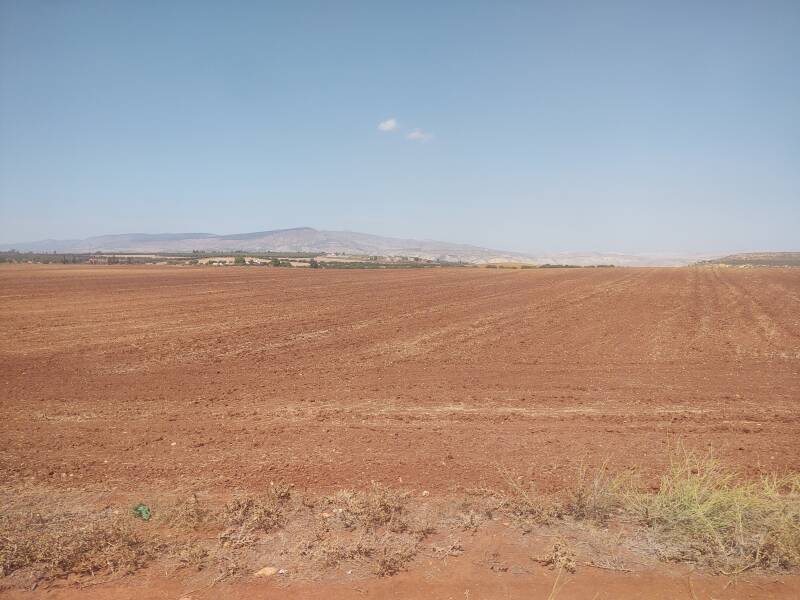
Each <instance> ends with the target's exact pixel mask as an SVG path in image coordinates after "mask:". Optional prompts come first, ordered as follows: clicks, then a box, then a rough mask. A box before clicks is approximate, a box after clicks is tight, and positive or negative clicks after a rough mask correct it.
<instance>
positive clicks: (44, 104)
mask: <svg viewBox="0 0 800 600" xmlns="http://www.w3.org/2000/svg"><path fill="white" fill-rule="evenodd" d="M798 31H800V3H799V2H797V1H787V2H771V1H768V0H767V1H763V2H755V1H752V2H736V1H720V2H715V1H705V2H661V3H655V2H641V1H636V2H596V1H591V2H568V1H562V2H475V3H473V2H463V1H462V2H437V3H433V2H402V3H400V2H398V3H386V2H374V1H372V2H358V3H349V2H316V3H315V2H300V1H298V2H281V3H277V2H274V3H273V2H266V1H264V2H199V1H192V2H177V1H171V2H155V1H147V0H145V1H139V2H110V1H103V2H87V1H71V0H50V1H44V0H29V1H26V2H21V1H16V0H0V241H6V242H14V241H26V240H33V239H42V238H48V237H55V238H74V237H85V236H89V235H98V234H105V233H122V232H167V231H170V232H176V231H208V232H214V233H236V232H244V231H253V230H265V229H277V228H284V227H294V226H305V225H307V226H312V227H317V228H324V229H350V230H354V231H364V232H369V233H376V234H383V235H396V236H403V237H419V238H430V239H441V240H446V241H454V242H467V243H475V244H479V245H484V246H490V247H495V248H503V249H510V250H519V251H530V252H535V251H545V250H546V251H569V250H573V251H578V250H606V251H622V252H717V251H729V250H758V249H772V250H800V234H798V231H800V67H799V66H798V65H800V35H798ZM389 119H394V120H395V121H396V127H394V128H392V127H389V126H385V127H384V129H386V130H381V129H380V128H379V124H380V123H382V122H386V121H388V120H389ZM414 132H416V133H414ZM409 138H412V139H409ZM413 138H416V139H413Z"/></svg>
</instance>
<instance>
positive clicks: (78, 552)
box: [0, 515, 156, 578]
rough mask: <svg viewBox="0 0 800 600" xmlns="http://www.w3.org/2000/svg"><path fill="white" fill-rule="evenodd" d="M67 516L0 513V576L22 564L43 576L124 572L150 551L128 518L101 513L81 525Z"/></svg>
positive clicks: (152, 550)
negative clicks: (2, 514)
mask: <svg viewBox="0 0 800 600" xmlns="http://www.w3.org/2000/svg"><path fill="white" fill-rule="evenodd" d="M72 517H73V515H63V516H61V517H43V516H42V515H29V517H28V518H27V519H24V520H19V519H18V518H14V519H13V521H12V517H10V516H7V517H5V518H4V519H3V521H2V523H0V569H2V575H8V574H10V573H12V572H14V571H16V570H18V569H22V568H26V567H34V568H37V569H40V570H41V576H42V577H45V578H56V577H63V576H66V575H69V574H78V575H99V574H108V573H124V574H127V573H132V572H134V571H136V570H137V569H139V568H140V567H142V566H144V565H145V564H146V563H147V561H148V560H149V559H150V558H152V556H153V555H154V553H155V551H156V548H155V547H154V546H153V545H152V544H149V543H147V542H146V541H145V540H144V539H143V538H142V537H141V536H140V535H139V533H137V531H136V530H135V529H134V527H133V524H132V523H131V522H130V519H125V518H124V517H119V516H115V515H112V516H109V515H101V516H99V517H95V518H94V520H91V521H89V522H88V523H86V522H83V521H81V520H76V519H73V518H72Z"/></svg>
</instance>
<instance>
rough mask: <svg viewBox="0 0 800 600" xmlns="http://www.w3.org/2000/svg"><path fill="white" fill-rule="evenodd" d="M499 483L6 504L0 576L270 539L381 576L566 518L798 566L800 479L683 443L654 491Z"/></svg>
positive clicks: (314, 563) (73, 570) (223, 550)
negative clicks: (141, 505)
mask: <svg viewBox="0 0 800 600" xmlns="http://www.w3.org/2000/svg"><path fill="white" fill-rule="evenodd" d="M504 483H505V484H504V485H503V486H502V487H501V488H500V489H499V490H494V489H492V490H487V489H482V490H479V491H477V492H475V493H473V494H471V495H470V496H468V497H466V498H462V500H461V501H460V502H455V503H453V502H452V501H445V499H441V500H440V501H436V500H432V499H426V500H422V499H420V498H417V497H414V496H412V495H411V494H409V493H407V492H404V491H400V490H396V489H391V488H388V487H385V486H382V485H380V484H373V485H372V486H370V487H369V488H367V489H366V490H340V491H338V492H335V493H333V494H330V495H328V496H324V497H321V498H316V499H314V498H308V497H304V498H298V497H295V496H294V495H293V494H292V492H291V488H290V487H289V486H282V485H270V487H269V488H268V489H267V490H266V492H265V493H263V494H260V495H240V496H237V497H235V498H233V499H232V500H231V501H230V502H228V503H227V504H225V505H223V506H222V507H220V508H215V507H213V506H206V505H204V504H203V503H201V502H200V501H199V500H198V499H197V497H195V496H192V497H191V498H188V499H187V500H186V501H184V502H181V503H178V504H177V505H175V507H174V508H173V509H171V510H170V511H167V512H165V513H164V516H163V517H160V516H159V517H157V521H156V523H152V522H151V523H149V524H148V523H144V522H142V521H140V520H138V519H135V518H134V517H133V516H132V515H131V514H130V512H129V511H127V510H119V511H117V512H118V513H119V514H112V513H111V512H110V511H105V512H102V513H87V512H83V513H80V514H77V513H66V512H65V513H63V514H60V515H56V516H47V517H43V516H41V515H38V514H31V513H23V512H22V511H21V510H20V511H10V512H7V513H6V514H5V515H4V516H0V569H2V575H8V574H10V573H12V572H14V571H17V570H20V569H28V570H29V571H30V572H32V573H34V574H36V575H37V577H42V578H49V579H51V578H58V577H64V576H67V575H73V574H74V575H88V576H92V575H102V574H111V573H117V574H125V573H131V572H133V571H136V570H137V569H139V568H140V567H142V566H143V565H145V564H146V563H147V562H148V561H150V560H151V559H154V558H157V557H161V558H163V559H165V561H166V562H167V564H169V561H170V560H171V561H172V563H173V564H174V565H175V566H176V567H177V568H189V569H197V570H203V569H207V568H209V569H213V568H216V569H217V570H218V571H219V572H220V576H219V577H218V578H217V579H220V578H225V577H233V576H240V575H244V576H250V575H251V574H252V573H253V572H254V569H255V568H256V566H257V565H258V564H261V563H263V561H264V560H266V559H265V555H264V549H265V548H270V547H274V548H275V550H274V551H272V550H269V551H268V552H273V554H272V556H271V557H270V560H272V561H274V562H275V563H280V562H285V561H293V564H294V565H295V569H296V570H301V571H303V572H306V573H310V574H311V575H312V576H314V574H315V573H322V572H324V571H325V570H329V569H334V568H344V567H345V565H351V568H359V569H360V570H359V572H365V571H366V572H370V573H373V574H376V575H379V576H390V575H393V574H395V573H398V572H399V571H402V570H404V569H406V568H408V566H409V565H410V564H411V563H412V562H413V561H414V560H415V558H416V557H417V556H418V555H419V554H420V553H423V554H425V555H427V556H429V557H434V558H435V557H437V556H450V555H453V554H454V553H460V552H461V551H463V546H462V545H461V541H460V540H456V538H454V537H453V534H455V533H457V532H463V531H472V532H474V531H476V530H477V529H478V528H480V527H482V526H484V523H485V522H490V521H493V520H497V518H498V517H500V516H502V517H503V519H504V520H506V519H507V520H509V521H513V522H514V523H516V524H517V525H519V526H521V528H522V530H523V532H529V531H532V530H533V529H534V528H539V527H542V528H544V527H548V526H549V527H551V529H550V530H549V533H553V532H554V533H563V532H564V527H570V526H571V525H570V522H571V521H584V522H589V523H592V524H601V525H602V524H606V523H608V522H610V521H612V520H616V521H619V520H626V521H633V522H634V523H638V524H640V526H641V527H640V528H639V529H637V530H635V531H631V528H630V527H627V528H625V536H627V539H629V540H631V541H633V542H635V543H636V544H635V545H638V546H639V547H641V541H642V539H646V540H649V541H650V542H651V545H652V547H653V548H654V549H655V552H656V553H657V554H658V556H660V557H661V558H662V559H665V560H672V561H684V562H693V563H696V564H699V565H702V566H705V567H710V568H711V569H713V570H716V571H719V572H723V573H728V574H733V573H739V572H743V571H745V570H747V569H751V568H759V569H765V568H767V569H776V568H783V569H786V568H795V567H799V566H800V476H798V475H793V476H786V477H777V476H773V477H767V478H763V479H759V480H755V481H753V480H750V481H747V480H742V479H741V478H739V477H737V476H736V475H735V474H734V473H731V472H730V471H727V470H725V469H723V468H722V466H721V465H720V464H719V463H718V462H717V461H715V460H713V459H712V458H711V457H698V456H696V455H693V454H691V453H688V452H683V451H678V452H676V453H675V454H674V455H673V458H672V462H671V466H670V468H669V470H668V471H667V472H666V473H665V474H664V476H663V477H662V479H661V483H660V486H659V489H658V491H656V492H651V491H642V490H640V489H639V488H637V486H636V485H634V481H633V479H632V478H630V477H618V476H615V475H613V474H611V473H610V472H609V470H608V469H607V468H606V465H603V466H602V467H601V468H600V469H599V470H598V471H597V472H595V473H593V474H591V475H590V474H587V472H586V471H585V470H584V471H582V473H581V476H580V477H579V480H578V484H577V485H576V486H575V487H573V488H572V489H570V490H565V491H563V492H562V494H561V495H560V497H559V499H556V498H552V497H549V496H546V495H544V494H541V493H539V492H538V491H537V490H536V489H535V488H534V487H533V485H532V484H531V483H529V482H527V481H526V480H524V479H523V478H520V477H515V476H512V475H510V474H508V473H506V474H504ZM581 527H582V528H583V526H581ZM583 529H584V530H585V529H586V528H583ZM209 530H212V531H217V532H218V531H221V534H220V535H219V540H218V543H217V542H214V541H209V539H212V540H213V538H208V537H207V536H206V537H204V538H202V539H200V538H199V537H198V532H209ZM437 531H439V532H441V533H444V534H446V535H447V534H450V537H451V542H450V546H448V547H445V548H439V547H437V546H436V545H435V544H437V543H439V544H441V540H436V538H434V540H435V541H426V539H427V538H428V537H429V536H430V535H432V534H434V533H436V532H437ZM592 531H597V532H600V533H602V531H605V530H601V529H592ZM534 560H539V561H540V562H544V563H545V564H548V565H551V566H553V567H554V568H558V569H559V570H567V571H569V570H571V568H573V567H574V564H575V561H574V556H573V555H572V554H571V551H570V550H569V548H567V547H566V546H564V545H563V544H561V543H560V542H559V543H558V544H556V545H555V546H554V547H553V548H552V550H551V551H550V552H549V553H548V554H546V555H545V556H543V557H538V558H535V559H534ZM303 564H305V565H306V566H305V567H303V566H302V565H303Z"/></svg>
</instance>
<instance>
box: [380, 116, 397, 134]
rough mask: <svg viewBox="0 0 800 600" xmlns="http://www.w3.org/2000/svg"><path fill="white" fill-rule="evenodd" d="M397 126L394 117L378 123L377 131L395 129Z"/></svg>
mask: <svg viewBox="0 0 800 600" xmlns="http://www.w3.org/2000/svg"><path fill="white" fill-rule="evenodd" d="M397 127H398V124H397V119H395V118H394V117H392V118H391V119H386V120H385V121H381V122H380V123H378V130H379V131H395V130H396V129H397Z"/></svg>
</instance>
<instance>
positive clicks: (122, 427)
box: [0, 265, 800, 598]
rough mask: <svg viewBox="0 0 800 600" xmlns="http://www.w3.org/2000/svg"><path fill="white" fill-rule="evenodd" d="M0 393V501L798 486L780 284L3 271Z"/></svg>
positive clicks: (760, 274) (469, 273)
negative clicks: (724, 472) (510, 485)
mask: <svg viewBox="0 0 800 600" xmlns="http://www.w3.org/2000/svg"><path fill="white" fill-rule="evenodd" d="M0 390H2V403H0V418H1V419H2V426H0V427H1V428H0V432H1V433H0V479H1V480H2V484H3V489H4V494H5V495H6V498H9V497H11V496H14V495H17V494H20V493H23V492H25V493H30V494H37V495H39V496H45V497H46V496H48V495H51V494H52V497H54V498H55V497H59V498H61V497H63V498H67V497H74V496H75V495H76V494H77V495H80V494H84V496H85V498H87V500H86V501H87V502H101V501H102V502H107V503H109V502H110V503H113V502H115V501H127V500H129V499H133V498H135V497H138V496H137V495H142V494H147V495H148V497H153V496H157V495H158V494H159V493H164V494H167V493H169V494H172V493H175V491H176V490H202V491H203V492H206V493H212V494H223V495H224V494H226V493H229V492H230V491H231V490H245V491H248V490H250V491H252V490H259V489H263V488H264V487H265V486H267V485H268V484H269V482H271V481H288V482H292V483H293V484H295V486H297V487H298V488H302V489H306V490H309V491H314V492H319V493H326V492H328V491H330V490H333V489H338V488H343V487H350V488H363V487H365V486H367V485H369V483H370V482H371V481H380V482H382V483H385V484H387V485H389V486H399V487H403V488H407V489H414V490H425V491H427V492H429V493H430V494H432V495H435V496H436V495H442V496H444V495H447V494H453V493H456V492H457V491H458V490H462V489H466V488H471V487H478V486H491V485H494V484H496V483H497V482H498V481H499V478H500V473H501V472H502V471H503V470H510V471H513V472H516V473H521V474H523V475H525V476H527V477H529V478H531V479H532V480H534V481H536V482H537V484H538V485H539V486H540V487H541V489H543V490H557V489H559V488H560V487H562V486H563V485H566V484H568V483H569V482H570V481H571V480H574V478H575V477H576V476H577V474H578V472H579V470H580V469H581V467H587V466H588V467H590V468H591V467H594V466H598V465H600V464H601V463H603V462H604V461H608V464H609V465H611V466H612V468H613V469H615V470H619V471H622V470H624V469H627V468H635V469H636V470H637V471H638V472H640V473H642V475H643V476H644V478H645V479H648V478H649V479H651V480H652V481H653V485H655V482H656V476H657V474H658V473H661V472H662V471H663V469H664V466H665V464H666V462H667V461H668V452H669V449H670V448H671V447H674V445H675V444H677V443H681V444H683V445H684V446H687V447H689V448H691V449H696V450H700V451H703V452H705V451H707V450H713V452H714V454H715V455H716V456H718V457H719V458H720V459H721V460H722V462H723V463H725V464H726V465H729V466H732V467H735V468H736V469H737V470H738V471H740V472H742V473H743V474H744V475H746V476H752V475H757V474H758V473H761V472H767V471H769V472H772V471H783V470H788V469H791V470H796V471H797V470H800V441H798V440H800V269H726V268H683V269H623V268H601V269H538V270H500V269H492V270H490V269H424V270H423V269H420V270H375V271H372V270H370V271H366V270H352V271H350V270H347V271H345V270H301V269H294V270H292V269H275V268H259V267H241V268H238V267H236V268H235V267H227V268H204V267H196V268H191V267H141V268H140V267H96V266H92V267H66V266H65V267H52V266H35V265H30V266H7V267H3V268H0ZM401 577H402V578H405V579H402V578H401V579H399V580H398V581H408V578H409V577H412V579H413V571H412V572H411V573H406V574H403V575H402V576H401ZM337 585H338V584H337ZM412 587H414V586H413V585H412ZM337 589H338V588H337ZM437 589H438V588H437ZM450 589H451V590H452V597H453V598H464V591H463V590H459V589H457V588H455V587H453V588H450ZM95 593H97V592H95ZM115 593H119V591H117V592H115ZM177 593H181V592H180V590H179V591H178V592H177ZM253 593H254V592H253ZM309 593H310V592H309ZM331 593H333V592H331ZM337 593H338V592H337ZM437 593H438V592H437ZM587 593H588V592H587ZM434 596H435V597H439V596H437V595H436V594H434V595H433V596H430V597H434ZM137 597H143V596H137ZM243 597H244V596H243ZM247 597H254V596H247ZM270 597H271V596H270ZM276 597H277V596H276ZM287 597H289V596H287ZM298 597H299V596H298ZM320 597H322V596H320ZM421 597H426V596H424V595H423V596H421ZM441 597H447V596H446V595H442V596H441ZM482 597H483V596H482ZM485 597H492V596H485ZM498 597H499V596H498ZM509 597H516V596H513V595H512V596H509ZM562 597H570V596H562ZM587 597H589V598H591V597H592V595H589V596H587ZM637 597H643V598H645V597H650V596H646V595H644V596H637ZM686 597H691V596H688V595H687V596H686ZM742 597H745V596H742ZM787 597H789V596H787Z"/></svg>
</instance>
